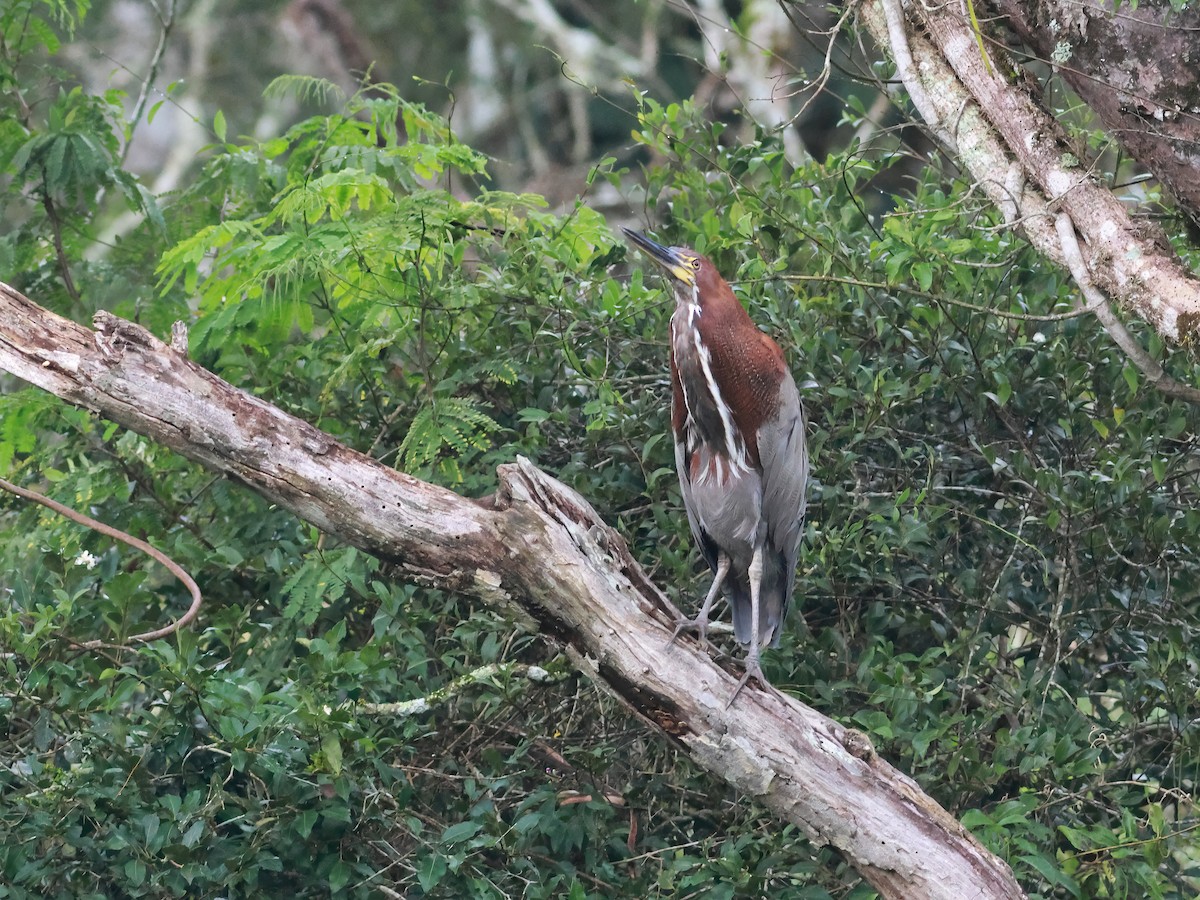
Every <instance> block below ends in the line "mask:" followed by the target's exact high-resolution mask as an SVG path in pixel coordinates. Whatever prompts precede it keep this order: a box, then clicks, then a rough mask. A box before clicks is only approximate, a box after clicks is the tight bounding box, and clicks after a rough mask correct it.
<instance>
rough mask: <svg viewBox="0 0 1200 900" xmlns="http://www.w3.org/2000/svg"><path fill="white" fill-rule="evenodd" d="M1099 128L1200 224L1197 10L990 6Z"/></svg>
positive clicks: (1055, 0) (1053, 1)
mask: <svg viewBox="0 0 1200 900" xmlns="http://www.w3.org/2000/svg"><path fill="white" fill-rule="evenodd" d="M992 2H993V3H994V4H995V8H996V9H997V11H998V12H999V13H1000V14H1001V15H1003V16H1006V17H1007V19H1008V24H1009V25H1011V26H1012V28H1013V30H1014V31H1015V32H1016V33H1017V35H1018V36H1019V37H1020V38H1021V40H1022V41H1024V42H1025V44H1026V45H1028V47H1029V48H1030V49H1031V50H1033V52H1034V53H1036V54H1037V55H1038V56H1039V57H1040V58H1041V59H1044V60H1049V61H1052V62H1053V63H1054V64H1055V66H1056V69H1057V72H1058V75H1059V76H1060V77H1061V78H1062V79H1063V80H1064V81H1065V82H1066V83H1067V84H1069V85H1070V86H1071V88H1072V90H1074V91H1075V93H1076V94H1078V95H1079V97H1080V98H1081V99H1082V100H1083V102H1084V103H1086V104H1087V105H1088V106H1090V107H1091V108H1092V109H1093V110H1094V111H1095V112H1096V114H1097V115H1098V116H1099V117H1100V120H1101V121H1102V122H1103V123H1104V127H1105V129H1106V130H1107V131H1108V132H1109V133H1110V134H1111V135H1112V136H1113V137H1114V138H1116V139H1117V141H1119V142H1120V144H1121V146H1122V147H1124V148H1125V150H1126V152H1128V153H1129V155H1130V156H1132V157H1133V158H1134V159H1136V160H1137V161H1138V162H1139V163H1141V165H1142V166H1144V167H1145V168H1146V169H1147V170H1148V171H1149V172H1151V173H1152V174H1153V175H1154V177H1155V178H1157V179H1158V180H1159V181H1160V182H1161V183H1162V185H1163V187H1164V188H1166V189H1167V191H1168V192H1170V193H1171V194H1172V195H1174V197H1175V199H1176V200H1177V202H1178V203H1179V205H1180V206H1181V207H1182V208H1183V210H1184V211H1185V212H1186V213H1187V214H1188V215H1189V216H1191V218H1192V219H1193V221H1196V222H1198V223H1200V7H1196V6H1192V7H1191V8H1188V9H1183V10H1173V9H1171V7H1170V4H1168V3H1166V2H1163V0H1151V2H1149V3H1140V4H1136V5H1135V4H1131V3H1121V4H1120V6H1119V10H1117V11H1114V9H1113V7H1112V5H1111V4H1110V3H1098V2H1096V0H1082V2H1077V0H992Z"/></svg>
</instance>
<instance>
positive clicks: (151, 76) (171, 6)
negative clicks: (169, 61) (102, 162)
mask: <svg viewBox="0 0 1200 900" xmlns="http://www.w3.org/2000/svg"><path fill="white" fill-rule="evenodd" d="M166 3H167V11H166V15H163V13H162V12H161V11H160V10H159V8H158V5H157V4H153V6H154V11H155V12H156V13H158V21H159V24H161V25H162V30H161V31H160V32H159V34H158V46H157V47H155V48H154V55H153V56H151V57H150V67H149V70H148V71H147V72H146V77H145V79H143V81H142V89H141V91H140V92H139V93H138V98H137V102H136V103H134V104H133V112H132V113H131V114H130V116H129V133H128V134H127V135H126V136H125V147H124V149H122V150H121V162H120V165H121V166H124V165H125V158H126V157H127V156H128V155H129V148H130V147H131V146H132V145H133V132H134V129H136V128H137V126H138V122H140V121H141V119H142V112H143V111H144V110H145V108H146V102H147V100H148V99H149V97H150V91H151V90H152V89H153V88H154V82H155V79H157V78H158V67H159V66H160V65H161V64H162V58H163V54H164V53H165V52H166V50H167V38H168V37H169V36H170V34H171V28H172V26H174V24H175V0H166Z"/></svg>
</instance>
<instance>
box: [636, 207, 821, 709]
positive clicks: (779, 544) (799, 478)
mask: <svg viewBox="0 0 1200 900" xmlns="http://www.w3.org/2000/svg"><path fill="white" fill-rule="evenodd" d="M623 231H624V232H625V234H626V235H627V236H628V237H629V239H630V240H631V241H632V242H633V243H634V244H635V245H637V246H638V247H639V248H640V249H641V250H643V251H644V252H645V253H646V254H647V255H648V256H649V257H650V258H651V259H652V260H654V261H655V262H656V263H658V265H659V266H661V267H662V268H663V270H664V271H665V272H666V275H667V279H668V281H669V282H670V284H671V288H672V290H673V293H674V294H675V312H674V313H673V314H672V316H671V350H670V358H671V389H672V403H671V429H672V431H673V432H674V437H675V466H676V468H677V469H678V471H679V486H680V488H681V489H682V491H683V504H684V506H685V507H686V508H687V517H688V523H689V524H690V525H691V528H692V535H693V536H694V537H695V539H696V543H697V544H699V545H700V551H701V553H703V554H704V558H705V560H706V561H707V562H708V565H709V568H711V569H712V571H713V582H712V587H711V588H710V589H709V591H708V594H707V596H706V597H705V598H704V603H703V604H702V605H701V607H700V612H699V614H698V615H697V616H696V618H695V619H684V620H682V621H680V622H679V623H678V625H677V627H676V629H675V635H674V637H673V638H672V640H674V638H677V637H678V636H679V634H680V633H681V632H683V631H685V630H694V631H696V632H697V633H698V635H699V637H700V640H701V642H706V641H707V632H708V616H709V612H710V610H711V609H712V605H713V603H714V601H715V600H716V599H717V596H718V594H720V593H722V592H723V593H724V595H725V596H726V597H727V598H728V600H729V605H730V607H731V608H732V610H733V633H734V637H735V638H736V639H737V641H738V642H739V643H741V644H748V645H749V649H748V650H747V652H746V672H745V674H744V675H743V676H742V678H741V680H740V681H739V682H738V685H737V687H736V688H735V689H734V692H733V695H732V696H731V697H730V699H729V702H730V703H732V702H733V701H734V699H736V698H737V696H738V694H739V693H740V692H741V690H742V688H743V687H745V686H746V684H747V682H748V681H749V680H750V679H751V678H754V679H757V681H758V682H759V684H761V685H763V686H764V687H765V686H766V685H767V680H766V678H765V677H764V676H763V673H762V668H761V667H760V663H759V653H760V650H761V648H762V647H764V646H768V645H769V646H771V647H778V646H779V637H780V631H781V630H782V629H783V622H784V619H785V618H786V616H787V610H788V604H789V603H790V602H791V598H792V587H793V583H794V581H795V577H796V557H797V555H798V553H799V550H800V533H801V529H802V524H803V521H804V507H805V486H806V483H807V481H808V449H807V446H806V444H805V438H804V410H803V408H802V407H801V405H800V394H799V392H798V391H797V390H796V382H795V381H794V380H793V378H792V373H791V372H790V371H789V370H788V367H787V364H786V362H785V361H784V358H783V351H782V350H780V349H779V345H778V344H776V343H775V341H773V340H772V339H771V338H770V337H769V336H768V335H766V334H764V333H763V332H761V331H759V330H758V328H756V327H755V325H754V322H753V321H751V319H750V316H749V314H748V313H747V312H746V310H745V308H743V306H742V304H741V303H740V302H738V299H737V298H736V297H735V296H734V295H733V291H732V290H731V289H730V287H729V285H728V283H727V282H726V281H725V279H724V278H722V277H721V276H720V274H718V272H717V270H716V268H715V267H714V266H713V264H712V263H711V262H709V260H707V259H706V258H705V257H703V256H700V255H699V254H698V253H696V252H694V251H693V250H689V249H688V248H687V247H664V246H663V245H662V244H659V243H657V242H655V241H652V240H650V238H648V237H646V236H645V235H644V234H641V233H640V232H637V231H632V230H630V229H628V228H625V229H623Z"/></svg>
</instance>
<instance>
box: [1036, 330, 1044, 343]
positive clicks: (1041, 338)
mask: <svg viewBox="0 0 1200 900" xmlns="http://www.w3.org/2000/svg"><path fill="white" fill-rule="evenodd" d="M1033 342H1034V343H1035V344H1044V343H1046V336H1045V335H1044V334H1042V333H1041V332H1040V331H1037V332H1034V335H1033Z"/></svg>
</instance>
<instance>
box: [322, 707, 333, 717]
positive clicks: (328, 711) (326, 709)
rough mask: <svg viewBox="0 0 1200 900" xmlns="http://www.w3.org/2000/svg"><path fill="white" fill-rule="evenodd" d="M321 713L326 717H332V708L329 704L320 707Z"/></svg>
mask: <svg viewBox="0 0 1200 900" xmlns="http://www.w3.org/2000/svg"><path fill="white" fill-rule="evenodd" d="M321 711H322V712H323V713H325V715H327V716H331V715H333V707H332V706H330V705H329V704H326V705H325V706H322V707H321Z"/></svg>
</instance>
